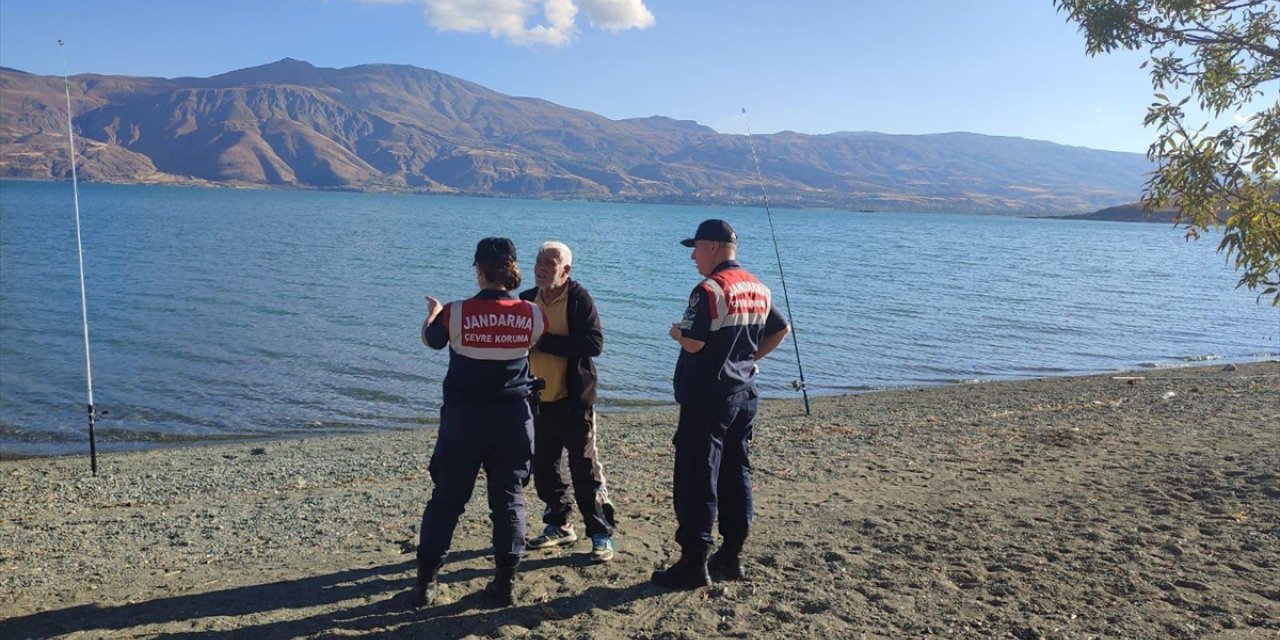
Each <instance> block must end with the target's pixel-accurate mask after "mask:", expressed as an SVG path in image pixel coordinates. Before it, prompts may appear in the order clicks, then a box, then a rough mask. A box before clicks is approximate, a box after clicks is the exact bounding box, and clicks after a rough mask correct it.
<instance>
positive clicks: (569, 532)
mask: <svg viewBox="0 0 1280 640" xmlns="http://www.w3.org/2000/svg"><path fill="white" fill-rule="evenodd" d="M577 540H578V534H576V533H574V532H573V525H571V524H567V525H565V526H563V527H557V526H556V525H554V524H549V525H547V527H546V528H545V529H543V530H542V535H540V536H538V537H536V538H534V539H532V540H530V541H529V542H528V544H526V545H525V546H527V547H529V548H530V549H549V548H551V547H558V546H560V545H565V544H573V543H574V542H576V541H577Z"/></svg>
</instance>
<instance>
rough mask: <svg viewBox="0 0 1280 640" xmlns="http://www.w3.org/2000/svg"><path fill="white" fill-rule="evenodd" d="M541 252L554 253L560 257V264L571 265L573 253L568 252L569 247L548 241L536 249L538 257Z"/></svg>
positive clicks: (554, 241) (555, 241)
mask: <svg viewBox="0 0 1280 640" xmlns="http://www.w3.org/2000/svg"><path fill="white" fill-rule="evenodd" d="M543 251H555V252H556V254H558V255H559V256H560V263H561V264H573V252H572V251H570V250H569V245H567V244H565V243H563V242H560V241H559V240H548V241H546V242H544V243H542V246H541V247H538V255H542V252H543Z"/></svg>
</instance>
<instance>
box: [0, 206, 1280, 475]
mask: <svg viewBox="0 0 1280 640" xmlns="http://www.w3.org/2000/svg"><path fill="white" fill-rule="evenodd" d="M80 195H81V207H82V224H83V229H84V245H85V256H84V257H85V270H86V274H85V278H86V283H87V287H88V305H89V324H90V338H91V340H92V356H93V380H94V395H95V404H96V405H97V406H98V407H99V408H100V409H105V410H107V411H109V412H110V414H109V415H108V416H106V417H105V418H104V419H103V420H102V421H100V422H99V423H98V429H99V444H100V447H101V448H103V449H105V450H118V449H124V448H136V447H142V446H153V445H155V444H157V443H163V442H180V441H187V440H209V439H218V438H224V437H242V436H246V435H263V436H280V435H297V434H311V433H322V432H323V433H331V432H345V431H359V430H369V429H383V428H404V427H412V426H417V425H424V424H430V423H431V422H433V421H434V418H435V416H436V415H437V411H436V409H437V407H438V404H439V402H440V380H441V379H442V377H443V374H444V369H445V366H446V364H447V362H448V357H447V354H444V353H437V352H432V351H429V350H428V349H426V348H425V347H423V346H422V345H421V343H420V342H419V341H418V329H419V327H420V324H421V321H422V317H423V315H424V312H425V306H424V304H423V300H422V297H423V295H425V294H432V295H435V296H437V297H440V298H442V299H458V298H463V297H466V296H469V295H471V294H472V293H473V292H474V291H473V289H474V282H473V278H472V271H471V252H472V250H473V249H474V246H475V242H476V240H477V239H479V238H481V237H483V236H487V235H505V236H509V237H511V238H513V239H514V240H515V241H516V244H517V245H518V247H519V248H520V258H521V261H520V264H521V267H522V269H523V270H524V271H525V275H526V282H527V283H528V284H529V285H532V281H533V278H532V264H533V259H534V252H535V250H536V246H537V244H538V243H540V242H541V241H542V240H544V239H549V238H555V239H560V240H563V241H564V242H566V243H568V244H569V245H570V247H572V248H573V250H574V252H575V263H574V275H575V277H576V278H577V279H578V280H579V281H580V282H582V283H583V284H585V285H586V286H587V287H588V288H589V289H590V290H591V291H592V293H593V294H594V296H595V297H596V299H597V302H598V305H599V307H600V315H601V319H602V322H603V325H604V331H605V341H606V346H605V353H604V355H603V356H602V357H601V358H600V359H599V361H598V366H599V368H600V374H601V393H600V397H601V405H602V408H603V409H604V410H606V411H607V410H626V409H628V408H632V407H636V406H645V405H648V404H653V403H668V402H670V401H671V394H670V375H671V372H672V368H673V365H674V362H675V358H676V349H677V347H676V346H675V344H674V343H673V342H672V341H671V340H670V339H669V338H668V337H667V335H666V332H667V328H668V327H669V326H670V323H671V322H674V321H676V320H678V319H679V317H680V314H681V312H682V311H683V308H684V304H685V301H686V300H687V297H688V294H689V291H690V289H691V288H692V287H693V286H694V284H696V282H697V281H698V279H699V278H698V276H697V273H696V270H695V269H694V266H693V262H692V261H691V260H690V259H689V255H688V254H689V252H688V250H687V249H685V248H684V247H681V246H680V245H679V244H678V240H679V239H681V238H685V237H688V236H689V235H691V234H692V232H693V230H694V228H695V227H696V226H697V224H698V222H699V221H701V220H702V219H704V218H707V217H722V218H726V219H728V220H729V221H730V222H731V223H732V224H733V225H734V226H735V227H736V228H737V230H738V232H739V236H740V238H741V241H742V247H741V251H740V258H741V260H742V262H743V263H744V264H745V265H746V266H747V267H748V268H750V269H751V270H753V271H754V272H755V273H756V274H757V275H758V276H759V277H760V278H761V279H763V280H764V281H765V282H766V283H767V284H768V285H770V286H771V287H772V288H773V289H774V292H775V295H776V299H777V301H778V302H779V304H781V302H782V287H781V283H780V280H779V277H778V267H777V264H776V263H775V259H774V251H773V246H772V244H771V242H770V240H769V227H768V221H767V218H766V216H765V212H764V210H763V209H748V208H713V207H688V206H659V205H633V204H600V203H581V202H548V201H523V200H491V199H478V198H447V197H426V196H395V195H374V194H355V193H321V192H303V191H260V190H230V189H198V188H177V187H153V186H117V185H94V184H89V185H82V188H81V194H80ZM774 220H775V226H776V229H777V234H778V243H779V248H780V251H781V255H782V259H783V267H784V268H785V269H786V274H787V284H788V287H789V290H790V298H791V305H792V311H793V313H794V320H795V326H796V329H797V334H798V338H799V346H800V355H801V357H802V358H803V362H804V373H805V377H806V380H807V382H808V389H809V391H810V393H811V394H832V393H844V392H850V391H856V390H866V389H877V388H885V387H896V386H904V385H921V384H941V383H952V382H962V381H970V380H986V379H1002V378H1021V377H1032V376H1045V375H1059V374H1071V373H1083V372H1097V371H1109V370H1119V369H1126V368H1132V367H1139V366H1165V365H1178V364H1184V363H1194V362H1201V361H1205V360H1212V359H1221V360H1224V361H1236V360H1259V359H1269V358H1274V357H1276V355H1277V353H1278V352H1280V346H1278V342H1280V313H1278V311H1277V309H1275V308H1273V307H1271V306H1269V304H1268V303H1267V302H1265V301H1264V302H1263V303H1261V304H1259V303H1258V302H1257V301H1256V299H1255V296H1254V295H1253V294H1251V293H1249V292H1248V291H1246V290H1237V289H1235V288H1234V285H1235V282H1236V278H1237V276H1236V274H1235V273H1234V272H1233V271H1232V270H1231V269H1230V268H1229V267H1228V266H1227V265H1226V264H1225V263H1224V261H1223V258H1222V256H1219V255H1217V254H1215V252H1214V249H1215V247H1216V240H1215V239H1213V238H1209V239H1207V240H1202V241H1199V242H1191V243H1187V242H1185V241H1184V240H1183V239H1182V235H1181V233H1180V232H1178V231H1177V230H1175V229H1173V228H1172V227H1171V226H1169V225H1164V224H1125V223H1108V222H1074V221H1072V222H1068V221H1059V220H1034V219H1017V218H1005V217H974V216H961V215H938V214H905V213H904V214H886V213H876V214H857V213H847V212H836V211H816V210H807V211H795V210H779V211H775V212H774ZM75 246H76V245H75V226H74V218H73V213H72V203H71V186H70V185H69V184H59V183H38V182H3V183H0V452H3V453H5V454H7V455H13V454H54V453H68V452H79V451H83V450H85V449H86V448H87V447H86V444H85V443H86V442H87V436H86V435H85V433H84V432H85V428H86V421H85V417H84V403H85V381H84V354H83V339H82V335H81V327H80V307H79V304H80V300H79V290H78V281H77V275H76V257H75ZM797 377H798V376H797V373H796V362H795V354H794V351H793V344H792V342H791V341H790V340H788V341H787V342H786V343H784V344H783V346H782V347H780V348H779V350H778V351H777V352H775V354H774V355H773V356H771V357H770V358H769V359H768V360H766V362H765V363H764V365H763V367H762V372H761V384H762V387H763V388H764V392H765V395H766V396H772V397H783V396H785V397H791V396H795V395H798V394H797V393H796V392H795V391H794V390H792V389H791V383H792V381H793V380H795V379H796V378H797Z"/></svg>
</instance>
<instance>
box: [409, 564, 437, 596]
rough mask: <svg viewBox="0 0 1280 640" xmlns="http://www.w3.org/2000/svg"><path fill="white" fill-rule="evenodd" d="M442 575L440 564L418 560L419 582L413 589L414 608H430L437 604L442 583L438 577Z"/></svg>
mask: <svg viewBox="0 0 1280 640" xmlns="http://www.w3.org/2000/svg"><path fill="white" fill-rule="evenodd" d="M439 575H440V563H439V562H428V561H426V560H422V559H421V558H419V559H418V582H417V584H415V585H414V587H413V606H415V607H419V608H421V607H428V606H431V605H433V604H435V602H436V595H437V594H438V593H439V590H440V583H439V582H437V581H436V577H437V576H439Z"/></svg>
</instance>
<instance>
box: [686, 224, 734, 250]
mask: <svg viewBox="0 0 1280 640" xmlns="http://www.w3.org/2000/svg"><path fill="white" fill-rule="evenodd" d="M695 240H711V241H713V242H727V243H729V244H738V234H737V233H735V232H734V231H733V227H731V226H729V223H728V222H725V221H724V220H716V219H714V218H713V219H711V220H703V221H702V224H700V225H698V231H697V233H694V234H693V237H692V238H688V239H685V240H681V241H680V244H682V245H684V246H686V247H692V246H693V243H694V241H695Z"/></svg>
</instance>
